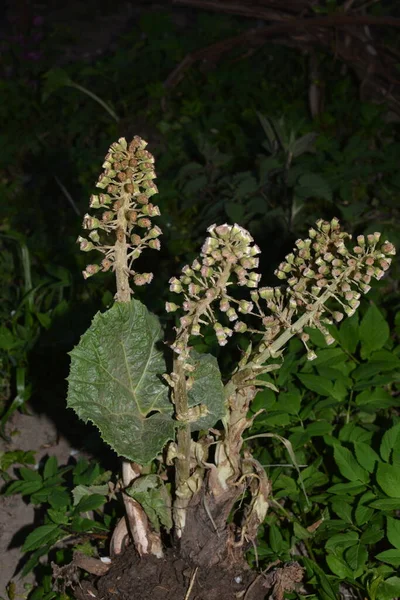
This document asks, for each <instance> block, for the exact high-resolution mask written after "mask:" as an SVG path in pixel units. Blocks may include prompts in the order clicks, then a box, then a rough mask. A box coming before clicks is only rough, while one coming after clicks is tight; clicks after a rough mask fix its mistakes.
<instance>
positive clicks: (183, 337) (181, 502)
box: [166, 225, 260, 537]
mask: <svg viewBox="0 0 400 600" xmlns="http://www.w3.org/2000/svg"><path fill="white" fill-rule="evenodd" d="M208 232H209V233H210V237H208V238H207V239H206V241H205V243H204V245H203V248H202V251H201V253H200V257H199V259H196V260H195V261H193V263H192V264H191V266H189V265H186V266H185V267H183V269H182V275H181V277H180V278H179V279H177V278H176V277H173V278H172V279H170V291H172V292H175V293H177V294H180V295H183V298H184V300H183V304H182V306H183V310H184V311H185V313H186V314H185V315H184V316H183V317H181V319H180V326H179V327H178V329H177V333H176V339H175V342H174V343H173V344H172V349H173V351H174V354H175V358H174V368H173V373H172V374H171V378H170V385H171V387H172V389H173V392H172V400H173V402H174V405H175V411H176V418H177V419H178V420H179V421H181V422H182V427H181V428H180V429H179V430H178V434H177V459H176V463H175V464H176V501H175V504H174V516H175V526H176V530H177V535H178V537H180V536H181V534H182V531H183V529H184V525H185V518H186V517H185V513H186V508H187V506H188V503H189V501H190V498H191V497H192V496H193V488H192V487H191V486H190V444H191V436H190V411H189V407H188V398H187V388H188V386H190V385H191V378H190V372H191V370H192V366H191V364H190V362H189V355H190V345H189V340H190V336H196V335H201V333H200V329H201V326H202V325H204V324H207V323H211V324H212V325H213V327H214V330H215V333H216V336H217V339H218V342H219V344H220V345H221V346H223V345H225V344H226V343H227V340H228V337H230V336H231V335H232V333H233V329H231V328H229V327H224V326H223V325H222V324H221V323H219V322H218V321H217V320H216V318H215V316H214V310H213V304H214V303H215V302H219V307H220V309H221V310H222V311H223V312H226V313H227V315H228V318H229V319H230V321H234V320H236V319H237V318H238V316H237V312H236V310H235V309H234V308H233V305H231V301H232V300H233V299H232V298H231V296H230V295H229V293H228V286H229V285H231V283H232V282H231V281H230V279H231V277H232V276H234V278H235V279H236V282H237V283H238V285H240V286H248V287H255V286H256V285H257V284H258V280H259V275H257V274H255V273H253V272H251V271H252V269H254V268H256V267H257V266H258V258H256V255H257V254H258V253H259V252H260V250H259V248H258V247H257V246H254V245H251V243H252V241H253V238H252V237H251V236H250V234H249V233H248V232H247V231H246V230H245V229H243V228H242V227H239V226H238V225H234V226H233V227H230V226H228V225H221V226H219V227H217V226H215V225H213V226H211V227H210V228H209V229H208ZM250 304H251V303H247V302H239V307H238V311H239V312H243V313H245V312H249V311H250V308H251V306H250ZM166 309H167V311H168V312H174V311H175V310H177V309H178V305H177V304H175V303H171V302H168V303H167V305H166Z"/></svg>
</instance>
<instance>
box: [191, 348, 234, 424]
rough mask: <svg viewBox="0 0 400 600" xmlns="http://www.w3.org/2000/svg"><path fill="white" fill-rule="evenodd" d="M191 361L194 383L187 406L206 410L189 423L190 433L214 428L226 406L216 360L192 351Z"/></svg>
mask: <svg viewBox="0 0 400 600" xmlns="http://www.w3.org/2000/svg"><path fill="white" fill-rule="evenodd" d="M191 360H192V364H193V365H194V367H195V370H194V371H193V373H192V374H191V375H192V377H193V380H194V381H193V386H192V387H191V389H190V390H189V392H188V404H189V407H195V406H199V407H204V408H205V409H206V410H204V411H201V412H200V414H199V416H198V418H197V419H196V420H195V421H192V422H191V429H192V431H198V430H199V429H209V428H210V427H214V425H215V424H216V422H217V421H219V420H220V419H222V417H223V416H224V415H225V413H226V405H225V396H224V386H223V383H222V379H221V373H220V370H219V367H218V363H217V359H216V358H215V357H214V356H211V354H199V353H197V352H195V351H194V350H192V352H191ZM203 413H204V414H203Z"/></svg>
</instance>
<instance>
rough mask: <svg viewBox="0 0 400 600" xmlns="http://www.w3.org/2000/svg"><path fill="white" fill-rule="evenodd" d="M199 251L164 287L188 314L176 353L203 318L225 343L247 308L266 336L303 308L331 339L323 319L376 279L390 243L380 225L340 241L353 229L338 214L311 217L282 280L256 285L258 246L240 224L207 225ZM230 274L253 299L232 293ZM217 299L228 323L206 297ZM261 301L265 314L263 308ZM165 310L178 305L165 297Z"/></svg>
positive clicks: (346, 308) (351, 303) (240, 327)
mask: <svg viewBox="0 0 400 600" xmlns="http://www.w3.org/2000/svg"><path fill="white" fill-rule="evenodd" d="M208 231H209V233H210V237H209V238H207V240H206V242H205V244H204V246H203V248H202V252H201V255H200V260H195V261H194V262H193V263H192V265H191V266H190V267H189V266H186V267H184V268H183V270H182V275H181V277H180V278H179V279H177V278H175V277H173V278H172V279H171V280H170V290H171V291H172V292H176V293H178V294H183V297H184V301H183V305H182V308H183V310H184V311H185V312H186V314H185V315H184V316H183V317H181V319H180V328H179V329H178V334H177V339H176V342H175V344H174V346H173V347H174V349H175V352H177V353H178V354H181V353H182V352H183V351H184V344H185V343H187V340H188V337H187V336H188V335H200V326H201V324H206V323H212V324H213V327H214V330H215V333H216V336H217V339H218V342H219V344H220V345H225V344H226V343H227V339H228V338H229V337H230V336H231V335H232V333H233V331H237V332H244V331H246V330H248V326H247V324H246V323H244V322H243V321H241V320H240V319H239V314H238V313H241V314H250V313H251V314H252V315H254V316H257V317H259V318H260V319H261V322H262V327H260V330H254V329H249V331H251V332H256V333H260V334H262V336H263V342H264V343H262V344H260V346H259V349H260V351H262V350H263V349H264V348H265V347H266V346H265V344H268V343H271V342H272V340H274V339H275V338H276V337H277V336H278V335H279V334H280V333H281V332H282V329H290V328H291V327H292V325H293V322H294V321H295V320H297V319H298V318H299V317H300V316H301V315H304V314H306V315H307V313H308V314H309V316H310V319H304V326H306V325H308V326H313V327H317V328H318V329H319V330H320V331H321V332H322V334H323V335H324V337H325V340H326V342H327V343H328V344H331V343H333V341H334V338H333V337H332V336H331V335H330V333H329V331H328V329H327V327H326V326H327V325H329V324H332V323H333V322H339V321H341V320H342V319H343V317H344V315H347V316H351V315H353V314H354V312H355V311H356V309H357V307H358V306H359V304H360V296H361V293H367V292H368V291H369V290H370V285H369V284H370V282H371V280H372V279H373V278H375V279H381V278H382V277H383V275H384V273H385V271H387V269H388V268H389V266H390V263H391V260H392V259H391V256H392V255H394V254H395V253H396V252H395V248H394V246H393V244H391V243H390V242H388V241H385V242H384V243H383V244H382V243H380V233H374V234H370V235H368V236H366V237H364V236H363V235H360V236H358V237H357V245H355V246H354V247H353V248H351V249H350V248H349V247H348V246H346V244H345V241H348V240H350V239H351V236H350V235H349V234H347V233H345V232H341V231H340V227H339V222H338V220H337V219H336V218H334V219H332V220H331V221H330V222H327V221H323V220H322V219H321V220H319V221H317V223H316V227H315V228H312V229H310V230H309V238H307V239H305V240H297V242H296V248H295V249H294V250H293V252H292V253H290V254H288V255H287V256H286V257H285V261H284V262H282V263H281V264H280V265H279V267H278V269H277V270H276V271H275V274H276V276H277V277H278V278H279V279H281V280H284V285H282V286H279V287H264V288H258V283H259V280H260V275H259V274H258V273H256V272H254V271H252V269H255V268H257V267H258V258H257V257H256V255H257V254H259V252H260V250H259V248H258V247H257V246H255V245H252V242H253V239H252V237H251V236H250V234H249V233H248V232H247V231H246V230H245V229H242V228H241V227H239V226H238V225H234V226H229V225H221V226H219V227H216V226H215V225H213V226H212V227H210V228H209V230H208ZM232 274H235V275H236V280H237V283H238V284H239V285H241V286H247V287H249V288H251V291H250V296H251V301H248V300H236V299H234V298H233V297H232V296H230V294H229V285H231V284H232V283H233V281H232V280H231V279H230V276H231V275H232ZM331 299H334V300H335V301H336V304H337V309H336V310H332V309H331V307H330V305H329V303H328V306H327V304H326V303H327V302H328V300H331ZM215 300H219V310H220V311H222V312H223V313H225V314H226V317H227V319H228V320H229V321H230V322H234V326H233V328H231V327H227V326H224V325H223V324H222V323H220V322H219V321H218V320H217V318H216V317H215V315H214V312H213V310H212V308H211V304H212V302H214V301H215ZM264 303H265V304H266V307H267V309H268V314H266V313H265V311H264V309H263V304H264ZM166 308H167V311H169V312H172V311H175V310H177V309H178V308H179V307H178V305H176V304H175V303H171V302H169V303H167V305H166ZM297 333H299V334H300V336H301V339H302V341H303V343H304V344H305V346H306V348H307V351H308V358H309V359H310V360H312V359H313V358H315V357H316V355H315V353H314V352H313V351H312V350H310V349H309V348H308V346H307V341H308V335H307V334H306V333H305V332H303V331H302V330H299V331H297Z"/></svg>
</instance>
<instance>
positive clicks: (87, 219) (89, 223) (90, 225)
mask: <svg viewBox="0 0 400 600" xmlns="http://www.w3.org/2000/svg"><path fill="white" fill-rule="evenodd" d="M82 227H83V229H97V228H98V227H101V223H100V221H99V219H96V218H95V217H91V216H90V215H89V214H86V215H85V216H84V217H83V223H82Z"/></svg>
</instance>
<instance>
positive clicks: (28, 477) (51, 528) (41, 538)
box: [3, 454, 115, 599]
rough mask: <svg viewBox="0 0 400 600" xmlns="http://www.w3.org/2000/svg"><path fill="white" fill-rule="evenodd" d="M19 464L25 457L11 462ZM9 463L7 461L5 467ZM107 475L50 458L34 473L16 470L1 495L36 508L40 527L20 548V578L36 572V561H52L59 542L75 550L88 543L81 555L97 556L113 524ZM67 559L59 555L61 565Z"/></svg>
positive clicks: (82, 462) (92, 465) (97, 467)
mask: <svg viewBox="0 0 400 600" xmlns="http://www.w3.org/2000/svg"><path fill="white" fill-rule="evenodd" d="M23 458H25V460H26V458H28V460H29V459H30V457H29V456H28V457H23V456H20V455H19V454H18V455H17V456H16V460H17V461H18V462H21V460H22V459H23ZM10 459H11V456H10V457H8V460H7V463H9V460H10ZM3 460H4V456H3ZM110 475H111V473H110V472H107V471H104V469H102V468H101V467H100V465H99V464H98V463H97V462H94V461H91V463H90V464H89V463H88V461H87V460H86V459H79V460H78V462H77V463H75V464H74V465H71V466H66V467H59V466H58V464H57V459H56V458H55V457H54V456H51V457H49V458H47V460H46V461H45V462H44V464H42V465H41V467H40V469H39V470H33V469H31V468H27V467H20V468H19V469H18V479H16V480H13V481H11V482H9V483H8V485H7V487H6V489H5V491H4V495H6V496H10V495H13V494H21V495H22V496H24V497H25V498H26V499H27V500H28V501H29V502H30V503H31V504H34V505H35V506H39V505H40V507H41V513H42V515H43V516H42V524H41V525H39V526H37V527H35V529H33V530H32V531H31V533H29V534H28V535H27V537H26V538H25V541H24V544H23V546H22V551H23V552H25V553H26V554H27V557H26V558H27V560H26V562H25V564H24V567H23V569H22V571H21V575H22V576H25V575H27V574H28V573H29V572H30V571H32V570H33V569H35V568H36V567H37V566H38V565H39V560H40V558H41V557H43V556H46V555H50V556H52V555H53V554H54V552H55V550H54V549H55V548H56V547H57V545H58V544H59V543H60V542H63V546H64V548H67V549H68V548H69V547H70V546H71V544H72V545H73V546H77V545H80V544H81V543H83V542H85V543H86V542H89V546H88V547H86V550H85V552H86V553H88V554H93V553H94V554H96V552H97V549H99V548H101V547H102V545H104V542H105V540H106V538H107V533H108V531H109V528H110V526H111V524H112V523H113V522H114V520H115V508H114V507H113V503H112V502H111V500H112V499H113V498H114V493H113V484H112V482H111V481H110ZM105 503H107V510H106V511H104V505H105ZM99 540H100V545H99ZM70 558H71V552H70V550H68V552H63V557H62V561H61V562H64V563H67V562H69V560H70ZM43 585H44V583H43V581H42V587H43ZM48 591H50V590H48ZM34 593H35V594H36V595H35V596H32V597H35V598H36V597H37V598H41V597H42V596H40V595H38V594H40V593H41V592H40V586H39V587H38V588H36V589H35V592H34ZM30 597H31V596H30ZM44 597H46V598H47V596H44ZM51 597H52V598H53V597H54V598H55V597H58V596H56V595H54V596H51ZM49 599H50V596H49Z"/></svg>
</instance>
